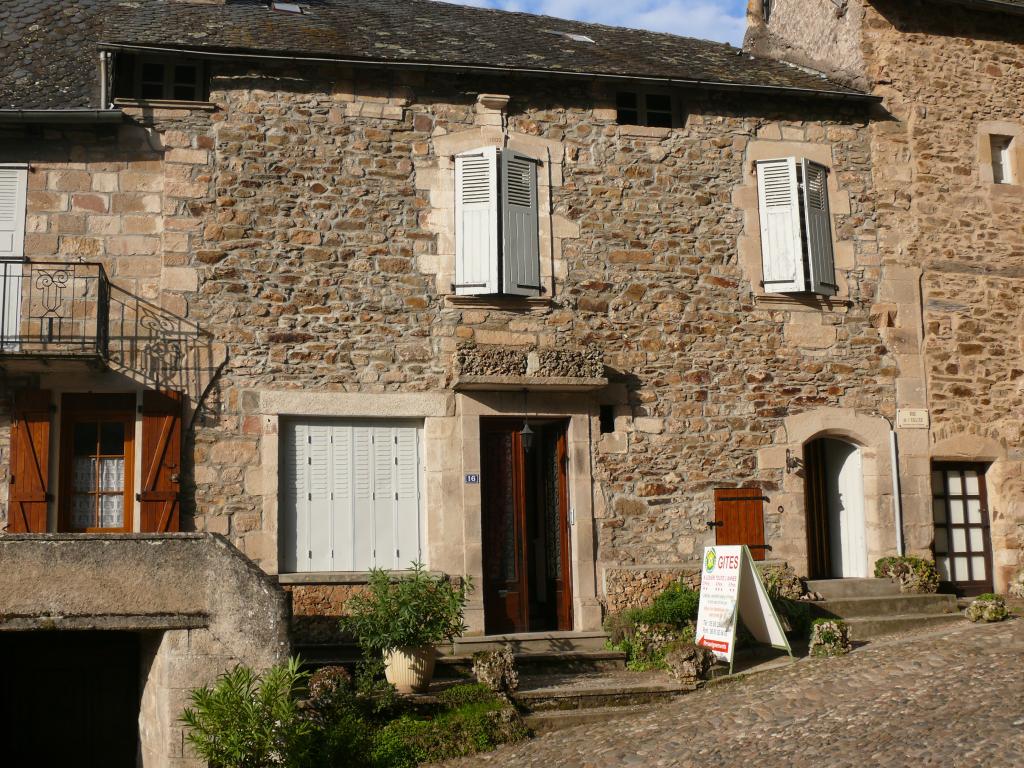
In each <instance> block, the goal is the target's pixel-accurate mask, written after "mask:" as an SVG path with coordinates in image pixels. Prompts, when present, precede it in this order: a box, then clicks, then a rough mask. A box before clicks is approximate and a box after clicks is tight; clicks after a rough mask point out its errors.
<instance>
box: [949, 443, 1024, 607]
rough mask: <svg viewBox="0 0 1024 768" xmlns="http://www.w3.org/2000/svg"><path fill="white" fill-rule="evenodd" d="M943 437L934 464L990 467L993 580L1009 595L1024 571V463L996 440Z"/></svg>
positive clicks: (998, 588)
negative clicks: (1012, 584)
mask: <svg viewBox="0 0 1024 768" xmlns="http://www.w3.org/2000/svg"><path fill="white" fill-rule="evenodd" d="M940 435H941V439H938V440H937V441H936V442H935V443H934V444H933V445H932V446H931V450H930V454H931V460H932V461H933V462H934V461H953V462H969V463H976V464H987V465H988V468H987V469H986V471H985V486H986V489H987V491H988V514H989V524H990V526H991V528H990V530H989V536H990V539H991V541H990V544H991V546H992V580H993V584H994V587H995V591H996V592H999V593H1004V594H1005V592H1006V590H1007V587H1008V586H1009V583H1010V580H1011V579H1013V577H1014V576H1015V575H1016V574H1017V573H1018V572H1019V571H1020V570H1021V569H1022V568H1024V551H1022V549H1021V536H1022V534H1024V460H1022V459H1021V458H1018V457H1017V456H1013V455H1010V453H1009V452H1008V451H1007V448H1006V445H1004V444H1003V443H1002V442H1000V441H999V440H997V439H996V438H994V437H989V436H985V435H977V434H971V433H967V432H960V433H956V434H953V435H947V434H942V433H940ZM940 435H936V437H940ZM933 535H934V531H933Z"/></svg>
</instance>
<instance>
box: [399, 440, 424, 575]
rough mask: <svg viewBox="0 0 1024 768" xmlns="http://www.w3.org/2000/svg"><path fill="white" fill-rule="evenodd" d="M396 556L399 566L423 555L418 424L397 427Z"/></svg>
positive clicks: (405, 566) (406, 564)
mask: <svg viewBox="0 0 1024 768" xmlns="http://www.w3.org/2000/svg"><path fill="white" fill-rule="evenodd" d="M395 507H396V510H395V520H396V523H397V526H398V529H397V536H396V550H397V555H396V559H397V561H398V567H399V568H408V567H409V565H410V563H412V562H413V561H418V560H420V558H421V552H420V438H419V430H418V429H417V428H416V427H411V426H403V427H398V428H396V429H395Z"/></svg>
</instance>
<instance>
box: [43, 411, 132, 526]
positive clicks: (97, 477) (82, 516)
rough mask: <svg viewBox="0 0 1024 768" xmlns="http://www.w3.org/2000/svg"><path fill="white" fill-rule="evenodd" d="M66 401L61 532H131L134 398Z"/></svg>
mask: <svg viewBox="0 0 1024 768" xmlns="http://www.w3.org/2000/svg"><path fill="white" fill-rule="evenodd" d="M63 402H64V407H63V415H62V417H61V466H62V468H63V473H62V474H63V482H62V484H61V502H62V507H63V509H62V512H63V524H62V526H61V527H62V529H63V530H66V531H71V532H75V533H90V532H103V533H111V532H126V531H131V530H132V509H133V507H134V502H135V496H134V494H133V493H132V477H133V475H134V469H133V467H134V463H135V462H134V458H135V447H134V446H135V395H95V396H87V395H66V396H65V397H64V401H63Z"/></svg>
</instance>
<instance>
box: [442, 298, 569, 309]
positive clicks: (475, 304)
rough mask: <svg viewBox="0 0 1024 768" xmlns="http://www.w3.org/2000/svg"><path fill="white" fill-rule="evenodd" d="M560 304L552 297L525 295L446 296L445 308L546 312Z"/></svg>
mask: <svg viewBox="0 0 1024 768" xmlns="http://www.w3.org/2000/svg"><path fill="white" fill-rule="evenodd" d="M557 306H559V304H558V303H557V302H556V301H555V300H554V299H553V298H550V297H539V298H526V297H523V296H445V297H444V308H445V309H496V310H499V311H505V312H514V311H520V312H521V311H527V312H546V311H547V310H549V309H552V308H554V307H557Z"/></svg>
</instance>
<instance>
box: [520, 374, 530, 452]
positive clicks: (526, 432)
mask: <svg viewBox="0 0 1024 768" xmlns="http://www.w3.org/2000/svg"><path fill="white" fill-rule="evenodd" d="M528 394H529V390H528V389H524V390H523V431H522V432H520V433H519V436H520V437H521V438H522V440H523V450H526V451H529V450H530V449H531V448H532V447H533V430H532V429H530V409H529V406H528V403H527V396H528Z"/></svg>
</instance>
